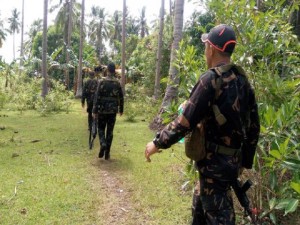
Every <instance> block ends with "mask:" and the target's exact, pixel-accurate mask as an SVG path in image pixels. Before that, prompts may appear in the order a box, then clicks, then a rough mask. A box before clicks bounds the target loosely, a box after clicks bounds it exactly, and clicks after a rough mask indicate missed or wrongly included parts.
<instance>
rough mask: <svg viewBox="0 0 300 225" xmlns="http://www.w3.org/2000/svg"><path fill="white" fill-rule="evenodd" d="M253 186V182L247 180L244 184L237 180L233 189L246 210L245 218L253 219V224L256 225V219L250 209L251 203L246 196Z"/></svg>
mask: <svg viewBox="0 0 300 225" xmlns="http://www.w3.org/2000/svg"><path fill="white" fill-rule="evenodd" d="M251 185H252V181H251V180H247V181H246V182H245V183H244V184H242V183H241V181H239V180H238V179H236V180H235V181H234V182H233V184H232V188H233V190H234V193H235V195H236V197H237V199H238V200H239V202H240V204H241V206H242V207H243V208H244V216H245V217H247V216H249V217H250V219H251V223H252V224H256V219H255V217H254V215H253V213H252V210H251V208H250V201H249V199H248V196H247V194H246V192H247V191H248V189H249V188H250V187H251Z"/></svg>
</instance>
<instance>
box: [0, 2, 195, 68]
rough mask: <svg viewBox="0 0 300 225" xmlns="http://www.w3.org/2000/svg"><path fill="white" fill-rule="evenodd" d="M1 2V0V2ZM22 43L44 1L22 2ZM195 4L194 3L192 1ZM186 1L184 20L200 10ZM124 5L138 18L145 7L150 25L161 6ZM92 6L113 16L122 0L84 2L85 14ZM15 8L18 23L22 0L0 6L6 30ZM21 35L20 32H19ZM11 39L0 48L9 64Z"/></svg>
mask: <svg viewBox="0 0 300 225" xmlns="http://www.w3.org/2000/svg"><path fill="white" fill-rule="evenodd" d="M2 1H3V0H2ZM24 1H25V7H24V34H25V36H24V41H25V40H26V39H27V38H28V37H27V36H26V33H27V32H28V31H29V27H30V25H31V24H32V22H33V21H34V20H36V19H43V9H44V1H43V0H24ZM57 2H59V0H50V3H49V6H48V8H50V6H51V5H53V4H55V3H57ZM77 2H80V3H81V0H77ZM192 2H195V1H192ZM192 2H190V1H188V0H185V7H184V18H185V20H187V18H188V17H189V16H190V15H191V14H192V12H193V11H194V10H195V9H196V10H198V11H199V10H200V9H198V8H197V7H199V5H195V4H194V3H192ZM126 5H127V7H128V9H129V12H130V15H133V16H138V15H140V12H141V10H142V8H143V7H144V6H145V7H146V18H147V22H148V23H150V22H151V21H152V20H154V19H156V18H157V17H158V16H159V10H160V5H161V0H126ZM92 6H99V7H101V8H105V11H106V12H107V13H108V14H113V12H114V11H115V10H120V11H122V10H123V0H85V14H86V15H87V14H89V13H90V9H91V7H92ZM14 8H17V10H18V11H19V12H20V22H21V18H22V15H21V12H22V0H6V1H5V3H3V4H1V8H0V18H1V20H2V21H3V24H4V27H5V28H8V26H9V25H8V22H7V18H9V17H10V16H11V15H12V10H13V9H14ZM165 9H166V10H168V9H169V0H165ZM53 19H54V14H52V15H51V14H50V18H48V25H49V24H52V23H53ZM20 33H21V31H20ZM20 42H21V35H20V34H17V35H16V40H15V44H16V53H15V54H16V57H18V56H19V55H20V52H19V48H20ZM12 49H13V37H12V35H9V34H7V36H6V40H5V42H4V44H3V46H2V48H0V56H2V57H3V59H4V60H5V62H7V63H10V62H11V61H12V60H13V50H12Z"/></svg>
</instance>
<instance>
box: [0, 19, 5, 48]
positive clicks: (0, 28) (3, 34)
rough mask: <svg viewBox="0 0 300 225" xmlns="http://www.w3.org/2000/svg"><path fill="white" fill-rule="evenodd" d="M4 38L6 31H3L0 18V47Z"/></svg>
mask: <svg viewBox="0 0 300 225" xmlns="http://www.w3.org/2000/svg"><path fill="white" fill-rule="evenodd" d="M5 38H6V33H5V31H4V26H3V20H2V19H0V48H1V47H2V45H3V41H5Z"/></svg>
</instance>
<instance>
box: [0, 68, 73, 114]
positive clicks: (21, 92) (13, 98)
mask: <svg viewBox="0 0 300 225" xmlns="http://www.w3.org/2000/svg"><path fill="white" fill-rule="evenodd" d="M4 78H5V77H3V76H1V82H0V84H1V88H0V106H1V107H2V108H3V107H4V105H6V108H9V109H11V110H18V111H20V112H21V113H22V112H23V111H25V110H38V111H39V112H41V114H42V115H46V114H47V113H50V112H59V111H65V112H68V111H69V108H70V104H71V101H70V100H71V99H72V98H73V97H72V96H73V95H72V93H71V92H68V91H66V90H65V86H64V85H62V84H61V83H59V82H58V81H55V80H50V84H49V86H50V88H49V94H48V95H47V96H46V98H45V99H43V98H42V97H41V82H42V78H38V77H33V78H30V77H28V76H26V75H25V74H22V75H17V74H15V73H11V74H10V77H9V85H8V86H7V87H3V86H2V85H3V84H4V83H5V82H4Z"/></svg>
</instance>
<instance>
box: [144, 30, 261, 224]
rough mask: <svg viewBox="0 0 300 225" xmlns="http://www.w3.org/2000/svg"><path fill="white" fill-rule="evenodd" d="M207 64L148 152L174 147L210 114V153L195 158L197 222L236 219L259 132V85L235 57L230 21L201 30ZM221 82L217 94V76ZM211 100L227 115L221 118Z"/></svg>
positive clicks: (231, 221)
mask: <svg viewBox="0 0 300 225" xmlns="http://www.w3.org/2000/svg"><path fill="white" fill-rule="evenodd" d="M201 39H202V41H203V42H204V43H205V57H206V63H207V66H208V68H210V69H208V70H207V71H206V72H205V73H204V74H202V76H201V77H200V80H199V81H198V82H197V84H196V85H195V86H194V88H193V90H192V92H191V94H190V97H189V99H188V102H187V104H186V106H185V109H184V111H183V114H182V115H181V116H179V117H177V118H176V119H175V120H174V121H172V122H171V123H170V124H168V125H167V126H166V127H165V128H164V129H163V130H162V131H161V132H158V133H157V135H156V137H155V138H154V140H153V141H151V142H149V143H148V144H147V145H146V150H145V157H146V159H147V160H148V161H151V160H150V156H151V155H152V154H154V153H156V152H158V151H159V149H166V148H169V147H170V146H171V145H172V144H174V143H176V142H177V141H178V140H180V139H181V138H182V137H184V136H185V135H186V134H187V133H188V132H190V131H191V130H192V129H193V128H195V126H196V125H197V124H198V123H199V122H200V121H202V120H203V119H205V121H206V122H205V124H204V127H205V138H206V144H205V146H206V157H205V158H204V159H203V160H200V161H198V162H196V164H197V168H198V170H199V172H200V196H199V199H198V201H196V205H197V207H196V210H195V213H194V215H193V217H194V218H193V222H192V224H193V225H200V224H201V225H203V224H207V225H234V224H235V213H234V208H233V201H232V197H231V186H232V183H233V181H234V180H236V179H237V177H238V173H239V170H240V169H241V168H247V169H250V168H251V167H252V163H253V158H254V154H255V150H256V145H257V142H258V137H259V129H260V124H259V117H258V109H257V104H256V100H255V95H254V90H253V89H252V88H251V86H250V84H249V82H248V81H247V78H246V76H245V72H244V71H243V70H242V68H240V67H238V66H236V65H234V64H232V63H231V60H230V58H231V54H232V53H233V51H234V47H235V44H236V37H235V33H234V31H233V29H232V28H231V27H230V26H228V25H224V24H221V25H218V26H216V27H214V28H213V29H211V31H210V32H209V33H208V34H204V35H203V36H202V38H201ZM217 78H221V80H222V85H221V88H220V91H219V92H218V93H217V94H216V91H215V87H216V80H217ZM212 105H217V107H218V109H219V110H220V112H221V114H222V115H223V116H224V117H225V118H226V121H225V123H224V124H219V123H218V120H217V118H216V116H215V113H214V112H213V109H212V108H213V107H212Z"/></svg>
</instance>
